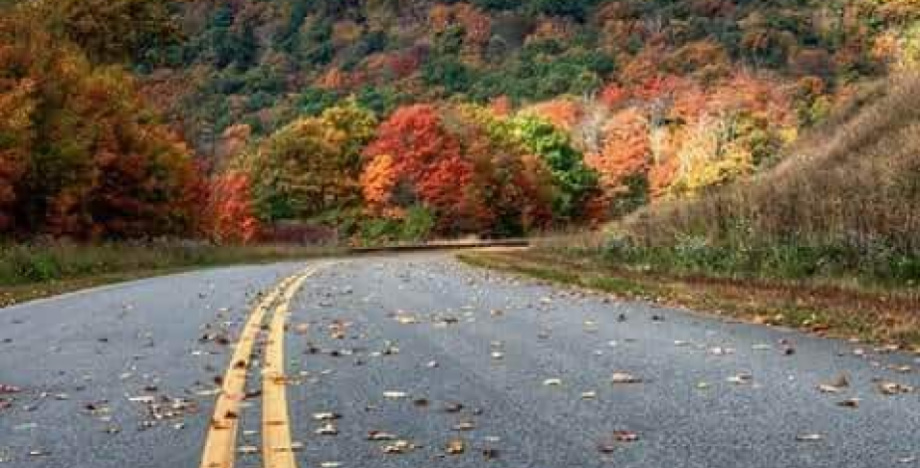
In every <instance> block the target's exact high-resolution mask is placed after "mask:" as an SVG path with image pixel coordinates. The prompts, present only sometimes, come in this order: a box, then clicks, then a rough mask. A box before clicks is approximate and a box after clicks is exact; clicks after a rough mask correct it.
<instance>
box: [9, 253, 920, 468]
mask: <svg viewBox="0 0 920 468" xmlns="http://www.w3.org/2000/svg"><path fill="white" fill-rule="evenodd" d="M305 266H312V267H315V268H316V273H314V274H313V275H312V276H310V277H309V278H307V279H306V281H305V282H304V284H303V286H302V288H301V289H300V291H299V293H298V294H296V295H295V296H294V297H293V300H292V301H291V303H290V316H289V318H288V326H287V332H286V333H284V334H283V335H284V361H285V362H284V367H285V372H286V376H287V377H286V385H285V388H286V390H287V400H288V405H289V406H288V411H289V414H290V423H289V426H290V433H291V438H292V439H293V440H294V441H295V442H296V443H297V445H298V449H297V450H296V452H295V460H296V462H297V464H298V466H300V467H301V468H307V467H328V468H332V467H336V466H341V467H343V468H347V467H361V468H370V467H374V468H387V467H406V468H409V467H422V466H430V467H488V466H495V467H503V468H504V467H507V468H570V467H643V468H659V467H712V468H720V467H726V468H728V467H744V468H759V467H762V468H779V467H796V468H798V467H829V468H830V467H833V468H846V467H853V468H856V467H860V468H884V467H920V392H918V391H917V390H916V389H917V388H918V387H920V360H918V358H917V357H916V356H913V355H909V354H904V353H897V352H887V351H886V350H882V349H873V348H872V347H871V346H866V345H860V344H856V343H848V342H843V341H835V340H826V339H820V338H813V337H809V336H805V335H803V334H800V333H797V332H793V331H788V330H782V329H773V328H766V327H761V326H754V325H747V324H739V323H726V322H724V321H720V320H718V319H713V318H707V317H705V316H702V315H699V314H693V313H689V312H686V311H679V310H672V309H665V308H659V307H657V306H654V305H649V304H641V303H627V302H619V301H616V300H612V299H610V298H607V297H605V296H603V295H595V294H588V293H584V292H578V291H573V290H566V289H563V288H558V287H552V286H548V285H545V284H540V283H538V282H535V281H531V280H527V279H520V278H516V277H513V276H509V275H505V274H499V273H494V272H487V271H483V270H477V269H473V268H470V267H466V266H463V265H460V264H459V263H457V262H456V261H454V260H453V259H452V258H451V257H450V256H449V255H447V254H440V253H424V254H413V255H403V256H398V257H366V258H356V259H347V260H334V261H333V260H330V261H317V262H311V263H308V264H279V265H272V266H253V267H238V268H226V269H216V270H207V271H202V272H196V273H188V274H182V275H175V276H168V277H162V278H155V279H148V280H143V281H137V282H133V283H128V284H123V285H116V286H112V287H106V288H100V289H96V290H90V291H86V292H83V293H78V294H72V295H67V296H62V297H59V298H53V299H49V300H44V301H39V302H33V303H29V304H24V305H20V306H15V307H12V308H7V309H0V468H7V467H10V468H12V467H16V468H18V467H55V468H57V467H60V468H84V467H85V468H109V467H112V468H115V467H118V468H123V467H144V468H145V467H163V468H179V467H192V468H194V467H197V466H199V464H200V463H201V460H202V448H203V444H204V439H205V435H206V434H207V432H208V429H209V425H210V421H211V418H212V413H213V412H214V404H215V400H216V390H217V389H218V388H219V385H220V383H221V382H220V380H219V376H221V375H223V374H224V372H225V371H226V370H227V368H228V366H230V365H231V363H230V362H229V361H230V354H231V352H232V351H233V349H234V341H235V338H236V336H237V334H238V333H239V331H240V329H241V327H242V325H243V324H244V323H245V322H246V320H247V319H248V317H249V316H250V313H251V311H252V305H253V303H254V302H255V301H256V299H258V297H259V292H264V291H267V290H269V289H271V288H273V287H274V286H276V285H277V284H278V283H279V282H280V281H281V280H282V279H283V278H285V277H287V276H289V275H291V274H294V273H295V272H298V271H300V270H302V269H303V268H304V267H305ZM257 348H259V349H257V352H256V353H257V354H256V358H255V359H254V361H253V362H252V363H251V367H252V368H251V370H250V382H249V383H248V385H247V388H248V389H250V390H251V394H250V398H248V399H246V401H245V402H244V403H243V408H242V412H241V414H240V415H239V422H240V426H241V430H240V431H239V438H238V448H237V449H236V450H237V451H238V452H239V453H238V455H237V459H236V466H238V467H257V466H262V457H261V455H260V454H259V453H258V450H257V448H258V447H259V446H260V443H261V439H260V433H261V432H260V429H261V426H260V424H261V400H260V397H259V395H258V392H257V391H256V389H258V388H260V387H259V385H260V382H259V374H260V373H259V371H258V369H257V368H258V366H259V363H260V361H259V358H258V356H259V355H260V354H259V353H260V352H261V348H262V346H258V347H257ZM614 374H617V375H616V379H615V380H617V381H623V380H634V381H636V382H632V383H615V382H613V381H612V380H614V378H613V377H614ZM842 377H845V379H842ZM843 380H845V381H846V382H844V381H843ZM893 383H897V384H900V386H901V387H897V386H893V385H891V384H893ZM843 384H846V385H843ZM886 384H888V385H887V386H885V385H886ZM3 385H5V386H7V387H3ZM821 385H824V387H823V388H819V386H821ZM9 386H15V387H17V388H13V389H11V388H9ZM883 386H885V389H884V390H887V392H886V391H883V389H882V388H880V387H883ZM822 390H823V391H822ZM889 393H890V394H889ZM854 399H858V400H854ZM841 404H848V405H850V406H841ZM854 405H855V406H857V407H853V406H854ZM324 413H334V414H324ZM333 417H334V419H331V418H333ZM320 419H324V420H320ZM371 434H373V437H369V435H371ZM369 439H379V440H369ZM301 444H302V448H301V447H300V445H301ZM249 452H256V453H249ZM387 452H391V453H387Z"/></svg>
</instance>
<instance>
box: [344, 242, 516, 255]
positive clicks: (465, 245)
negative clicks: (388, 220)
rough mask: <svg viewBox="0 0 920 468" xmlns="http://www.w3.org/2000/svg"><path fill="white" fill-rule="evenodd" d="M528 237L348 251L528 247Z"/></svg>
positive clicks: (371, 251)
mask: <svg viewBox="0 0 920 468" xmlns="http://www.w3.org/2000/svg"><path fill="white" fill-rule="evenodd" d="M529 246H530V241H529V240H528V239H500V240H469V241H433V242H426V243H422V244H394V245H383V246H374V247H350V248H349V249H348V252H349V253H353V254H366V253H382V252H423V251H428V250H469V249H485V248H489V247H529Z"/></svg>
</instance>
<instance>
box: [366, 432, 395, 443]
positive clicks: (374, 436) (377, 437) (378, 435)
mask: <svg viewBox="0 0 920 468" xmlns="http://www.w3.org/2000/svg"><path fill="white" fill-rule="evenodd" d="M367 440H373V441H387V440H396V436H395V435H393V434H390V433H389V432H383V431H370V432H368V433H367Z"/></svg>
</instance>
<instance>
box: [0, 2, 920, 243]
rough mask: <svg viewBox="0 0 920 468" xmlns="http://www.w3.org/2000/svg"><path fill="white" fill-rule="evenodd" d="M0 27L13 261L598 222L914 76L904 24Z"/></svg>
mask: <svg viewBox="0 0 920 468" xmlns="http://www.w3.org/2000/svg"><path fill="white" fill-rule="evenodd" d="M7 3H10V4H11V5H12V6H7V7H0V8H3V12H2V17H3V20H4V21H3V22H2V35H0V36H2V45H3V48H2V51H3V53H2V54H0V61H2V63H3V65H4V66H3V72H2V75H0V96H2V97H0V107H2V108H3V109H5V110H7V112H6V115H8V116H11V117H8V118H6V119H5V121H4V122H3V127H2V128H0V136H2V138H0V150H2V153H0V154H2V156H3V160H2V161H0V180H2V181H4V182H5V186H4V187H3V189H2V190H0V230H2V231H0V232H5V233H7V234H8V235H11V236H15V237H18V238H28V237H31V236H34V235H35V234H38V233H47V234H52V235H55V236H70V237H76V238H82V239H100V238H132V237H144V236H147V235H170V236H192V237H201V236H204V237H208V238H210V239H213V240H216V241H219V242H248V241H252V240H256V239H259V238H261V239H284V238H297V239H303V238H304V237H305V236H306V237H311V238H317V239H328V238H337V239H339V240H341V239H353V240H357V241H378V240H386V239H399V238H404V239H413V238H423V237H429V236H434V235H438V236H453V235H461V234H470V233H472V234H481V235H490V236H508V235H521V234H526V233H532V232H539V231H543V230H551V229H559V228H563V227H566V226H569V225H572V224H576V225H584V224H589V223H591V224H597V223H602V222H605V221H607V220H610V219H614V218H618V217H621V216H624V215H627V214H629V213H631V212H632V211H634V210H635V209H637V208H639V207H642V206H644V205H647V204H649V203H657V202H662V201H667V200H674V199H681V198H686V197H691V198H692V197H697V196H699V195H700V194H702V193H706V192H708V191H709V190H711V188H712V187H718V186H722V185H726V184H731V183H733V182H735V181H743V180H746V179H748V178H750V177H752V176H754V175H755V174H757V173H758V172H760V171H762V170H763V169H765V168H769V167H772V166H773V165H775V164H777V163H779V162H780V160H781V159H782V155H783V154H788V151H787V148H788V146H789V145H790V144H792V143H793V142H795V141H796V140H797V138H798V135H799V134H801V133H802V132H803V131H807V130H808V129H809V128H812V127H814V126H815V125H821V124H822V122H823V121H824V120H825V119H827V117H828V116H829V115H830V114H831V113H832V112H833V111H834V109H835V108H837V107H839V106H841V105H843V103H845V102H848V101H849V97H850V96H853V95H856V94H859V93H861V92H863V91H861V90H862V89H863V88H864V87H865V86H866V85H865V84H866V83H870V82H872V81H873V80H877V79H879V78H881V77H884V76H886V75H887V74H889V73H891V72H893V71H898V70H903V69H909V68H912V67H913V66H914V64H915V62H916V61H917V59H918V57H920V52H918V51H920V47H918V39H920V34H918V32H917V31H918V30H920V26H918V24H920V5H918V4H917V3H916V2H913V1H910V0H901V1H876V0H835V1H830V2H828V1H822V2H818V1H801V0H773V1H764V2H749V1H738V0H735V1H732V0H692V1H690V0H688V1H677V0H655V1H646V0H642V1H640V0H615V1H614V0H611V1H600V0H579V1H559V0H531V1H525V2H510V1H502V0H470V1H469V2H434V1H418V2H403V1H396V0H365V1H324V0H272V1H256V0H234V1H229V2H215V1H185V2H173V1H168V0H157V1H149V0H117V1H110V0H105V1H104V0H80V1H78V0H63V1H58V2H47V1H45V2H7ZM60 89H67V90H69V91H68V92H65V93H60V92H58V90H60ZM13 116H15V118H14V117H13ZM103 122H106V123H103ZM107 132H108V133H107ZM305 222H306V223H309V226H306V227H305V226H304V224H303V223H305Z"/></svg>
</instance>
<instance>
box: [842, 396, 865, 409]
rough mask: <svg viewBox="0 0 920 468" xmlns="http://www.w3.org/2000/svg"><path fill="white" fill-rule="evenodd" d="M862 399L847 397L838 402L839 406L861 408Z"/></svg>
mask: <svg viewBox="0 0 920 468" xmlns="http://www.w3.org/2000/svg"><path fill="white" fill-rule="evenodd" d="M860 401H861V400H860V399H859V398H850V399H847V400H843V401H840V402H837V406H841V407H844V408H854V409H855V408H859V402H860Z"/></svg>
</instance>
